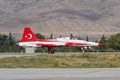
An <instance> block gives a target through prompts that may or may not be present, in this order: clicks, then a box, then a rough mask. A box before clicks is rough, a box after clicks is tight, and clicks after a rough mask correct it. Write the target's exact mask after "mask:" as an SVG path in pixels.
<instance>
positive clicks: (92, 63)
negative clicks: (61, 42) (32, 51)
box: [0, 54, 120, 68]
mask: <svg viewBox="0 0 120 80" xmlns="http://www.w3.org/2000/svg"><path fill="white" fill-rule="evenodd" d="M113 67H114V68H116V67H120V54H79V55H59V56H58V55H39V56H31V57H19V58H16V57H12V58H1V59H0V68H113Z"/></svg>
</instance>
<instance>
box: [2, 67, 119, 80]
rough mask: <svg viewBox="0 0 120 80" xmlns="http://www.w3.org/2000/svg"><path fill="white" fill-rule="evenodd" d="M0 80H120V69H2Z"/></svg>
mask: <svg viewBox="0 0 120 80" xmlns="http://www.w3.org/2000/svg"><path fill="white" fill-rule="evenodd" d="M0 80H120V68H36V69H35V68H29V69H0Z"/></svg>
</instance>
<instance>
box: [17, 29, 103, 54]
mask: <svg viewBox="0 0 120 80" xmlns="http://www.w3.org/2000/svg"><path fill="white" fill-rule="evenodd" d="M18 45H19V46H23V47H47V48H48V53H54V49H53V48H54V47H59V46H62V47H64V46H65V47H69V46H73V47H74V46H77V47H90V46H105V44H101V43H96V42H87V41H84V40H77V39H70V38H69V37H67V38H56V39H44V40H41V39H38V38H37V37H36V36H35V34H34V33H33V32H32V30H31V29H30V28H25V29H24V32H23V36H22V40H21V41H20V42H19V43H18Z"/></svg>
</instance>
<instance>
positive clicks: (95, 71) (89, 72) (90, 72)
mask: <svg viewBox="0 0 120 80" xmlns="http://www.w3.org/2000/svg"><path fill="white" fill-rule="evenodd" d="M100 71H101V70H94V71H88V72H81V73H78V74H80V75H81V74H92V73H97V72H100Z"/></svg>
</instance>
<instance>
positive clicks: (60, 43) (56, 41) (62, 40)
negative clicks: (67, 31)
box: [19, 38, 99, 47]
mask: <svg viewBox="0 0 120 80" xmlns="http://www.w3.org/2000/svg"><path fill="white" fill-rule="evenodd" d="M68 42H71V43H78V44H79V43H80V44H85V46H86V45H87V46H98V45H99V43H96V42H87V41H85V40H73V39H68V38H67V39H66V38H57V39H51V40H50V41H48V42H47V41H46V42H44V41H32V42H19V46H24V47H27V46H31V47H42V46H40V45H41V44H45V45H56V46H66V43H68ZM37 44H39V46H38V45H37ZM81 46H83V45H81Z"/></svg>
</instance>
